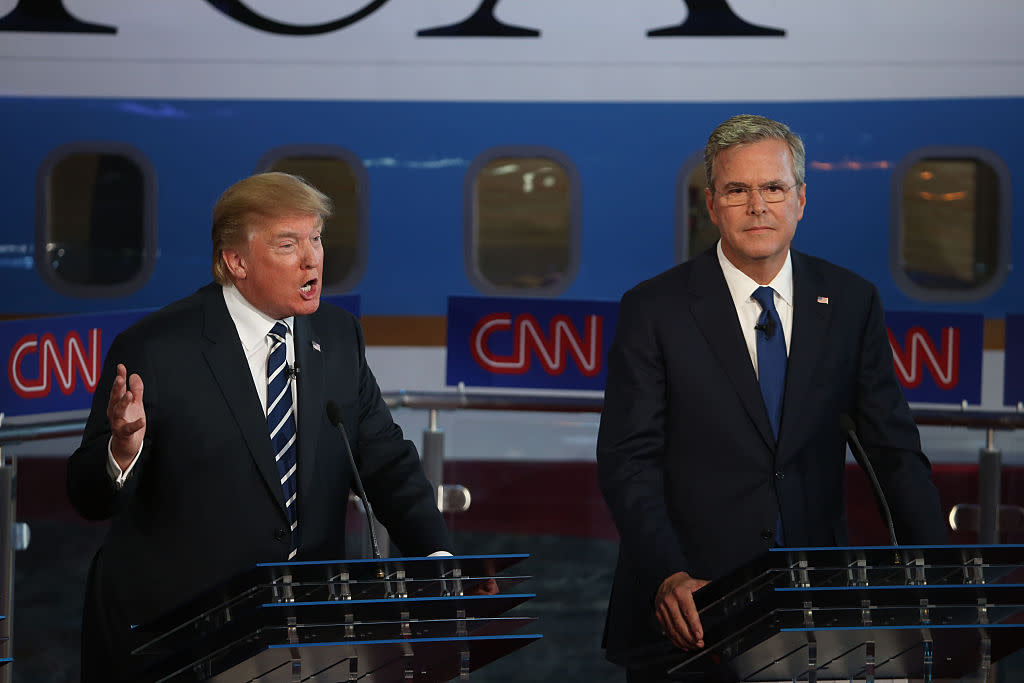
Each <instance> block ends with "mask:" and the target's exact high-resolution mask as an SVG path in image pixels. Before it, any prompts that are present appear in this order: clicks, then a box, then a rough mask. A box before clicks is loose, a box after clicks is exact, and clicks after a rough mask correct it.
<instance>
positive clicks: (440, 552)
mask: <svg viewBox="0 0 1024 683" xmlns="http://www.w3.org/2000/svg"><path fill="white" fill-rule="evenodd" d="M427 557H455V556H454V555H452V554H451V553H450V552H448V551H447V550H438V551H436V552H433V553H430V554H429V555H427Z"/></svg>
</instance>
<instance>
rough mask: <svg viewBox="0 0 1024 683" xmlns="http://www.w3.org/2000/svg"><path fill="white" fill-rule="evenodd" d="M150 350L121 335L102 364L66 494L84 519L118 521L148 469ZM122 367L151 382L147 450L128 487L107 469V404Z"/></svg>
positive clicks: (144, 448)
mask: <svg viewBox="0 0 1024 683" xmlns="http://www.w3.org/2000/svg"><path fill="white" fill-rule="evenodd" d="M145 355H146V354H145V352H144V351H143V350H142V349H140V348H138V347H134V346H133V345H132V344H131V343H129V342H127V341H126V340H125V336H124V335H123V334H122V335H118V336H117V337H116V338H115V339H114V342H113V343H112V344H111V346H110V350H109V351H108V352H107V357H106V359H105V360H104V363H103V372H102V373H101V375H100V379H99V382H97V384H96V391H95V393H94V394H93V398H92V408H91V410H90V412H89V419H88V420H87V422H86V425H85V431H84V432H83V434H82V443H81V445H80V446H79V447H78V448H77V449H76V450H75V452H74V453H73V454H72V455H71V457H70V458H69V459H68V463H67V492H68V498H69V499H70V500H71V504H72V505H73V506H74V508H75V510H77V511H78V514H80V515H81V516H82V517H84V518H85V519H89V520H103V519H110V518H111V517H113V516H114V515H115V514H116V513H117V511H118V510H119V509H121V508H122V507H123V505H124V504H125V503H126V501H127V500H128V499H129V498H131V497H132V496H134V495H135V491H136V488H137V485H138V481H139V475H140V473H141V470H142V468H143V467H144V466H145V461H146V459H147V458H148V454H149V451H150V450H151V447H152V438H151V437H152V435H153V429H154V420H152V419H151V418H152V414H153V410H152V399H151V397H153V396H155V395H156V383H155V382H152V381H151V380H153V379H154V377H153V375H152V373H151V372H150V370H149V366H148V365H147V364H146V362H145V360H144V359H145ZM118 363H123V364H124V365H125V367H126V368H127V370H128V374H129V376H130V375H132V374H138V375H139V376H140V377H142V381H143V382H146V390H145V392H144V397H143V404H144V407H145V409H146V422H147V425H146V438H145V440H144V441H143V446H142V452H141V453H140V454H139V456H138V458H139V460H138V462H136V463H135V467H134V469H133V470H132V473H131V475H130V476H129V477H128V479H127V480H126V481H125V483H124V486H123V487H119V486H117V485H116V484H115V482H114V481H113V479H112V478H111V477H110V474H109V472H108V471H107V460H108V457H109V452H108V444H109V441H110V422H109V421H108V420H107V403H108V401H109V399H110V388H111V386H112V385H113V383H114V377H115V376H116V375H117V365H118Z"/></svg>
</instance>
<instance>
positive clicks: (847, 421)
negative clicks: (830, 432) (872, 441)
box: [839, 413, 857, 434]
mask: <svg viewBox="0 0 1024 683" xmlns="http://www.w3.org/2000/svg"><path fill="white" fill-rule="evenodd" d="M839 428H840V429H842V430H843V432H844V433H846V434H849V433H850V432H856V431H857V426H856V425H855V424H853V420H852V419H851V418H850V416H849V415H847V414H846V413H843V414H842V415H840V416H839Z"/></svg>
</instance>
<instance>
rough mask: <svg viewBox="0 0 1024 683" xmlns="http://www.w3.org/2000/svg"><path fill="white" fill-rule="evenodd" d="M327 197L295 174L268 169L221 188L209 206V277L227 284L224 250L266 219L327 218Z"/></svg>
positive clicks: (330, 209)
mask: <svg viewBox="0 0 1024 683" xmlns="http://www.w3.org/2000/svg"><path fill="white" fill-rule="evenodd" d="M332 212H333V206H332V202H331V199H330V197H328V196H327V195H325V194H324V193H323V192H321V191H320V190H318V189H316V188H315V187H313V186H312V185H310V184H309V183H308V182H306V181H305V180H304V179H302V178H300V177H299V176H295V175H291V174H289V173H280V172H277V171H272V172H269V173H257V174H256V175H252V176H249V177H248V178H245V179H244V180H239V181H238V182H237V183H235V184H234V185H232V186H231V187H229V188H228V189H226V190H224V194H222V195H221V196H220V199H218V200H217V203H216V204H215V205H214V207H213V229H212V230H211V238H212V241H213V279H214V280H216V281H217V282H219V283H220V284H222V285H228V284H231V278H230V277H229V275H228V269H227V266H226V265H225V264H224V257H223V254H224V250H225V249H235V248H238V247H240V246H241V245H242V244H243V243H245V241H246V240H247V239H248V237H249V235H250V234H251V232H252V231H253V230H254V229H255V228H256V227H257V226H259V225H261V224H262V223H264V222H265V221H267V220H272V219H275V218H283V217H285V216H295V215H300V216H310V215H316V216H319V218H320V221H321V223H323V222H325V221H326V220H327V219H328V218H330V217H331V214H332Z"/></svg>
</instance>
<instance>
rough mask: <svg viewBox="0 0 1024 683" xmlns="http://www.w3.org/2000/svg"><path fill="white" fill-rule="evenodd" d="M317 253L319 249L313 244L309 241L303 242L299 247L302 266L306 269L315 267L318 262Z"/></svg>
mask: <svg viewBox="0 0 1024 683" xmlns="http://www.w3.org/2000/svg"><path fill="white" fill-rule="evenodd" d="M316 253H317V249H316V247H315V246H314V245H313V243H312V242H310V241H308V240H307V241H305V242H302V243H301V246H300V247H299V256H300V257H301V260H302V265H303V266H304V267H306V268H310V267H313V266H315V265H316V262H317V258H316Z"/></svg>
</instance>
